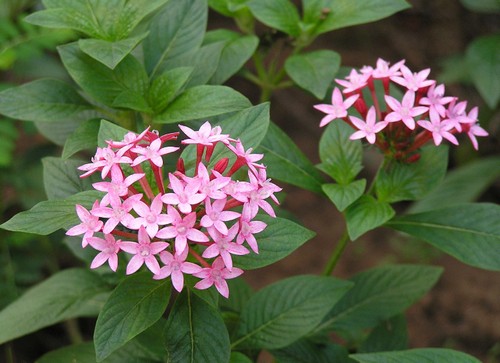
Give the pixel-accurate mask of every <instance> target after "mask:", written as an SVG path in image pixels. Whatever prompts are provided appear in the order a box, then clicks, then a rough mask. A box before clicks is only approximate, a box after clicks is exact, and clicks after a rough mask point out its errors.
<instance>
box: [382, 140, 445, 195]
mask: <svg viewBox="0 0 500 363" xmlns="http://www.w3.org/2000/svg"><path fill="white" fill-rule="evenodd" d="M447 166H448V148H447V147H446V146H444V147H443V146H441V147H438V148H436V147H435V146H434V145H432V146H429V147H426V148H424V149H422V153H421V157H420V160H418V161H417V162H415V163H411V164H407V163H400V162H393V163H390V164H389V165H387V166H385V167H384V168H382V169H381V170H380V172H379V175H378V177H377V180H376V183H375V189H376V191H377V197H378V199H379V200H380V201H383V202H387V203H394V202H398V201H401V200H415V199H420V198H422V197H423V196H425V195H426V194H427V193H429V192H430V191H431V190H433V189H434V188H436V187H437V186H438V185H439V183H440V182H441V181H442V180H443V178H444V176H445V174H446V168H447Z"/></svg>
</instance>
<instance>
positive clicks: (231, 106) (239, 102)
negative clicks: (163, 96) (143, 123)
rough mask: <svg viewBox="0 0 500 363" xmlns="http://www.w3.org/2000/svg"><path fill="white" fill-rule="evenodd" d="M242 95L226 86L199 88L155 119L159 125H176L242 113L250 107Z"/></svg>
mask: <svg viewBox="0 0 500 363" xmlns="http://www.w3.org/2000/svg"><path fill="white" fill-rule="evenodd" d="M250 106H251V104H250V101H248V99H247V98H246V97H245V96H243V95H242V94H241V93H239V92H237V91H235V90H233V89H232V88H229V87H226V86H208V85H204V86H197V87H193V88H189V89H187V90H186V91H184V92H183V93H182V94H181V95H180V96H179V97H177V98H176V99H175V100H174V101H173V102H172V103H171V104H170V105H169V106H168V107H167V109H166V110H165V111H164V112H163V113H161V114H160V115H158V116H157V117H156V118H155V122H158V123H174V122H180V121H189V120H196V119H201V118H205V119H206V118H207V117H210V116H216V115H220V114H224V113H229V112H234V111H240V110H242V109H244V108H247V107H250Z"/></svg>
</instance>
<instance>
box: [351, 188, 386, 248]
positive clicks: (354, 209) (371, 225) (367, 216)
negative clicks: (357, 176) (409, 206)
mask: <svg viewBox="0 0 500 363" xmlns="http://www.w3.org/2000/svg"><path fill="white" fill-rule="evenodd" d="M394 215H395V212H394V209H392V207H391V206H390V204H389V203H386V202H380V201H378V200H376V199H375V198H373V197H372V196H371V195H363V196H361V197H360V198H359V199H357V200H356V201H355V202H354V203H352V204H351V205H350V206H349V207H347V209H346V210H345V219H346V223H347V232H348V234H349V238H350V239H351V240H352V241H354V240H356V239H357V238H358V237H360V236H361V235H363V234H365V233H366V232H368V231H371V230H372V229H375V228H377V227H379V226H381V225H383V224H384V223H385V222H387V221H388V220H390V219H391V218H392V217H394Z"/></svg>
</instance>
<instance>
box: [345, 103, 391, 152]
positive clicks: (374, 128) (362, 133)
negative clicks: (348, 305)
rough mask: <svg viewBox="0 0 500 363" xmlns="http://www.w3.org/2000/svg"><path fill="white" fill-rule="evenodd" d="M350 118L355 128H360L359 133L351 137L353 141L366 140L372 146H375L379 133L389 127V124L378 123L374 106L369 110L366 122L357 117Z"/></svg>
mask: <svg viewBox="0 0 500 363" xmlns="http://www.w3.org/2000/svg"><path fill="white" fill-rule="evenodd" d="M349 118H350V120H351V122H352V123H353V124H354V126H356V127H357V128H358V131H356V132H354V133H353V134H352V135H351V136H350V137H349V139H351V140H357V139H362V138H366V140H368V142H369V143H370V144H374V143H375V140H376V139H377V136H376V134H377V132H380V131H382V130H383V129H384V128H385V127H386V126H387V122H384V121H381V122H377V120H376V111H375V107H373V106H372V107H370V109H369V110H368V113H367V115H366V122H365V121H364V120H361V119H360V118H357V117H355V116H349Z"/></svg>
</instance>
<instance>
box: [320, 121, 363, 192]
mask: <svg viewBox="0 0 500 363" xmlns="http://www.w3.org/2000/svg"><path fill="white" fill-rule="evenodd" d="M351 134H352V128H351V127H350V126H349V125H347V124H346V123H345V122H343V121H341V120H337V121H336V122H332V123H330V124H328V126H327V127H326V130H325V132H324V133H323V136H321V140H320V143H319V156H320V159H321V164H320V165H319V166H318V167H319V168H320V169H321V170H322V171H324V172H325V173H327V174H328V175H330V176H331V177H332V178H333V179H335V180H336V181H337V183H338V184H349V183H350V182H351V181H353V180H354V178H355V177H356V175H358V173H359V172H360V171H361V169H362V168H363V166H362V158H363V148H362V146H361V142H360V141H359V140H349V136H351Z"/></svg>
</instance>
